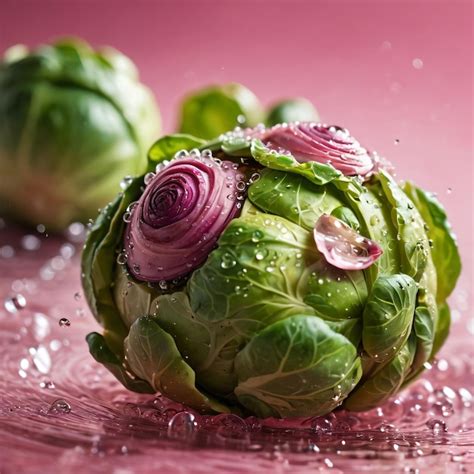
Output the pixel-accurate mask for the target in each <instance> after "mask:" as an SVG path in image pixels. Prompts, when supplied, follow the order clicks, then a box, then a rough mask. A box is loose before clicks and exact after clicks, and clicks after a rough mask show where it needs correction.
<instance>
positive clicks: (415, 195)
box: [403, 182, 461, 303]
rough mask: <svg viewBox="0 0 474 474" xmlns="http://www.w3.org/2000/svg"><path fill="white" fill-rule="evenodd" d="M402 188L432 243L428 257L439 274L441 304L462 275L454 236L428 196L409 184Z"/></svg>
mask: <svg viewBox="0 0 474 474" xmlns="http://www.w3.org/2000/svg"><path fill="white" fill-rule="evenodd" d="M403 189H404V191H405V193H407V195H408V196H409V197H410V199H411V200H412V201H413V202H414V203H415V205H416V207H417V209H418V210H419V211H420V214H421V216H422V217H423V220H424V221H425V223H426V225H427V231H426V232H427V233H428V237H429V239H430V240H431V243H432V248H431V255H432V257H433V261H434V264H435V266H436V272H437V275H438V285H437V286H438V291H437V295H436V300H437V301H438V303H442V302H444V301H445V300H446V298H447V297H448V296H449V295H450V294H451V293H452V291H453V289H454V287H455V285H456V282H457V280H458V278H459V274H460V273H461V257H460V255H459V250H458V246H457V242H456V237H455V235H454V234H453V231H452V228H451V226H450V225H449V222H448V218H447V216H446V212H445V211H444V209H443V207H442V206H441V204H440V202H439V201H438V200H437V199H436V198H435V197H434V196H433V195H432V194H431V193H428V192H426V191H423V190H422V189H420V188H417V187H416V186H415V185H414V184H412V183H410V182H407V183H405V185H404V187H403Z"/></svg>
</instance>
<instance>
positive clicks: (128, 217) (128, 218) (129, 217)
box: [122, 212, 132, 224]
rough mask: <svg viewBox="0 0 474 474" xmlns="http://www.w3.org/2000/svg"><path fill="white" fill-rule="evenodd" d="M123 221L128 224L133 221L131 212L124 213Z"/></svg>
mask: <svg viewBox="0 0 474 474" xmlns="http://www.w3.org/2000/svg"><path fill="white" fill-rule="evenodd" d="M122 219H123V221H124V222H126V223H127V224H128V223H129V222H130V221H131V220H132V214H131V213H130V212H124V214H123V217H122Z"/></svg>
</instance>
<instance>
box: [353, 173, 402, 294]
mask: <svg viewBox="0 0 474 474" xmlns="http://www.w3.org/2000/svg"><path fill="white" fill-rule="evenodd" d="M345 197H346V198H347V199H348V206H349V207H350V208H351V209H352V211H353V212H354V213H355V214H356V216H357V220H358V222H359V225H360V230H358V232H360V233H361V234H362V235H364V236H366V237H369V238H370V239H372V240H373V241H375V242H377V243H378V244H379V245H380V246H381V247H382V250H383V253H382V255H381V256H380V258H379V259H378V260H377V261H376V262H375V264H374V265H371V266H370V267H369V268H368V269H367V270H366V271H365V275H366V279H367V284H368V286H369V288H370V287H371V286H372V284H373V283H374V282H375V280H376V279H377V276H378V275H391V274H395V273H400V272H401V271H402V269H401V265H400V251H399V242H398V241H397V230H396V228H395V227H394V225H393V224H392V218H391V210H392V205H391V203H390V202H389V201H388V200H386V199H384V196H383V193H382V189H381V186H380V184H379V183H377V182H376V181H371V182H369V183H366V184H365V186H364V188H363V192H362V193H361V194H359V195H358V196H353V195H351V194H346V195H345Z"/></svg>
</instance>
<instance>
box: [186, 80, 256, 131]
mask: <svg viewBox="0 0 474 474" xmlns="http://www.w3.org/2000/svg"><path fill="white" fill-rule="evenodd" d="M263 119H264V111H263V107H262V105H261V104H260V101H259V100H258V98H257V96H256V95H255V94H254V93H253V92H252V91H251V90H249V89H247V88H246V87H245V86H243V85H241V84H235V83H231V84H226V85H223V86H211V87H206V88H204V89H200V90H198V91H196V92H193V93H191V94H189V95H188V96H187V97H185V98H184V99H183V102H182V104H181V117H180V124H179V126H178V130H179V131H180V132H182V133H188V134H191V135H195V136H197V137H200V138H204V139H211V138H215V137H218V136H219V135H220V134H221V133H224V132H227V130H231V129H233V128H234V127H237V126H239V127H240V126H242V127H254V126H255V125H257V124H258V123H259V122H262V121H263Z"/></svg>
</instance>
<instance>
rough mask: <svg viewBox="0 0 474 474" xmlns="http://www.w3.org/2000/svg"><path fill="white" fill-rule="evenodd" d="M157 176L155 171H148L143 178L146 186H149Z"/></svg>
mask: <svg viewBox="0 0 474 474" xmlns="http://www.w3.org/2000/svg"><path fill="white" fill-rule="evenodd" d="M155 176H156V175H155V173H153V172H152V171H150V172H149V173H147V174H146V175H145V177H144V178H143V182H144V183H145V186H148V185H149V184H150V183H151V182H152V181H153V179H154V178H155Z"/></svg>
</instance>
